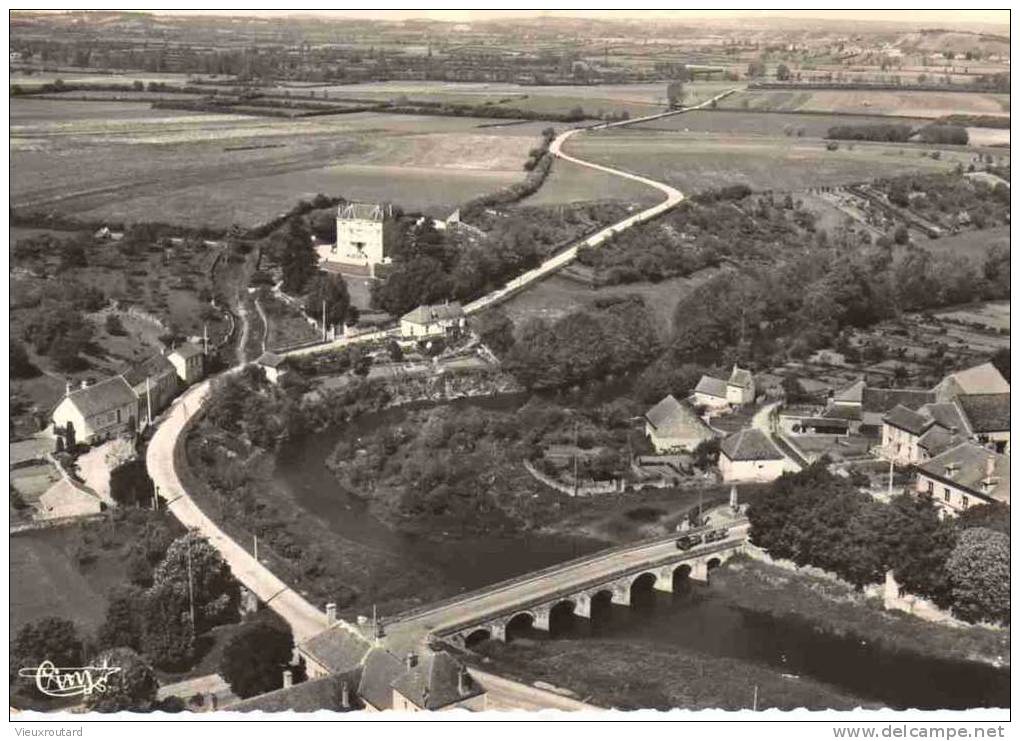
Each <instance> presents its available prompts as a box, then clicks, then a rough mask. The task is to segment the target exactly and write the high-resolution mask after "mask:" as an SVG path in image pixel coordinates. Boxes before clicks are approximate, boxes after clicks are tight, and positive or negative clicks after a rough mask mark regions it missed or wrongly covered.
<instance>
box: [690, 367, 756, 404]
mask: <svg viewBox="0 0 1020 741" xmlns="http://www.w3.org/2000/svg"><path fill="white" fill-rule="evenodd" d="M755 396H756V393H755V385H754V376H753V375H752V374H751V371H749V370H745V369H743V368H740V367H738V366H736V365H734V366H733V371H732V372H731V373H730V377H729V379H728V380H723V379H721V378H715V377H714V376H709V375H704V376H702V377H701V380H700V381H698V385H697V386H695V387H694V404H695V405H696V406H699V407H706V408H708V409H726V408H728V407H731V406H743V405H744V404H751V403H753V402H754V399H755Z"/></svg>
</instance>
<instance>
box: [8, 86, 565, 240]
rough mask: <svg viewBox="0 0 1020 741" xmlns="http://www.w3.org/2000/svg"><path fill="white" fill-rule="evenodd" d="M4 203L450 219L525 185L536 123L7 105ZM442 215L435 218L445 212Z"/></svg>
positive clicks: (251, 220)
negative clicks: (395, 213) (395, 209)
mask: <svg viewBox="0 0 1020 741" xmlns="http://www.w3.org/2000/svg"><path fill="white" fill-rule="evenodd" d="M11 103H12V105H11V111H12V126H11V143H10V149H11V162H12V168H11V169H12V199H11V201H12V205H13V206H14V207H15V208H23V209H27V210H45V211H53V212H57V213H60V214H62V215H72V216H79V217H82V218H88V219H94V220H107V219H109V220H125V221H129V222H135V221H165V222H169V223H187V224H189V225H192V226H205V225H207V226H214V227H216V226H218V227H226V226H229V225H230V224H233V223H237V224H240V225H242V226H254V225H256V224H258V223H261V222H264V221H266V220H268V219H270V218H273V217H275V216H277V215H278V214H280V213H281V212H283V211H286V210H287V209H288V208H290V207H291V206H292V205H293V204H294V203H295V202H296V201H297V200H298V199H300V198H307V197H310V196H314V195H315V194H317V193H326V194H328V195H342V196H344V197H346V198H349V199H366V200H367V199H378V200H388V201H391V202H393V203H396V204H398V205H401V206H403V207H404V208H405V209H425V208H430V209H435V210H437V211H438V212H440V213H444V212H445V213H448V212H449V211H452V210H453V209H454V208H456V207H457V206H458V205H460V204H461V203H462V202H464V201H465V200H468V199H470V198H471V197H474V196H477V195H479V194H481V193H486V192H490V191H493V190H497V189H498V188H500V187H503V186H506V185H508V184H510V183H514V182H517V181H519V180H520V179H521V178H523V176H524V173H523V169H522V166H523V163H524V161H525V160H526V159H527V156H528V151H529V150H530V149H531V148H533V147H534V146H536V145H537V144H538V142H539V132H540V131H541V130H542V129H543V128H544V127H545V124H542V123H541V122H531V123H527V124H521V125H515V126H487V125H486V124H489V123H491V122H490V121H488V120H486V119H475V118H442V117H432V116H406V115H395V114H392V115H386V114H374V113H360V114H359V113H355V114H345V115H334V116H318V117H314V118H310V119H302V120H294V121H291V120H284V119H279V118H257V117H251V116H239V115H232V114H231V115H225V114H196V113H190V112H188V113H180V114H178V113H175V112H173V111H165V110H163V111H154V110H151V109H149V108H147V107H145V105H144V104H143V103H112V102H104V101H63V100H61V101H51V100H31V99H28V100H26V99H14V100H12V101H11ZM445 213H444V215H445Z"/></svg>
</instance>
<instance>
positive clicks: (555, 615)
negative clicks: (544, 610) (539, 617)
mask: <svg viewBox="0 0 1020 741" xmlns="http://www.w3.org/2000/svg"><path fill="white" fill-rule="evenodd" d="M576 610H577V604H576V603H575V601H574V600H571V599H563V600H560V601H559V602H557V603H556V604H554V605H552V606H551V607H550V608H549V635H550V637H553V638H555V637H556V636H558V635H563V634H566V633H571V632H573V631H574V629H575V628H576V627H577V617H576Z"/></svg>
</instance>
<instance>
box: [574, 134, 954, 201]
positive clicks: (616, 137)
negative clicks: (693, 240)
mask: <svg viewBox="0 0 1020 741" xmlns="http://www.w3.org/2000/svg"><path fill="white" fill-rule="evenodd" d="M566 149H567V151H568V153H569V154H572V155H574V156H576V157H580V158H583V159H589V160H592V161H594V162H598V163H600V164H606V165H610V166H612V167H617V168H620V169H622V170H627V171H629V172H635V173H639V174H642V175H647V176H649V177H652V178H656V179H659V180H665V181H666V182H668V183H670V184H671V185H674V186H676V187H677V188H680V189H681V190H683V191H684V192H685V193H688V192H689V193H697V192H699V191H705V190H714V189H718V188H721V187H723V186H726V185H733V184H736V183H744V184H746V185H748V186H750V187H751V188H752V189H754V190H802V189H804V188H809V187H818V186H833V185H843V184H847V183H855V182H862V181H865V180H872V179H874V178H877V177H887V176H891V175H898V174H902V173H908V172H932V171H945V170H949V169H952V168H953V167H955V165H956V163H957V162H961V163H963V164H964V165H965V166H966V164H967V163H969V162H970V159H971V155H970V153H968V152H965V151H961V152H948V151H946V152H943V153H942V157H941V159H940V160H938V161H936V160H932V159H930V158H927V157H922V156H920V154H923V151H919V150H918V149H916V148H913V147H904V146H894V145H886V144H871V143H867V144H863V143H855V144H853V148H852V149H851V148H850V146H848V145H845V144H844V145H841V146H840V148H839V150H838V151H835V152H829V151H827V150H826V149H825V145H824V144H823V143H822V142H819V141H817V140H798V139H789V138H781V139H780V138H765V137H751V136H728V137H725V138H724V137H718V136H710V135H705V134H685V133H680V132H678V133H666V132H659V131H634V130H627V129H623V130H614V131H605V132H599V133H597V134H588V135H585V136H583V137H575V138H573V139H572V140H570V141H569V142H568V143H567V146H566Z"/></svg>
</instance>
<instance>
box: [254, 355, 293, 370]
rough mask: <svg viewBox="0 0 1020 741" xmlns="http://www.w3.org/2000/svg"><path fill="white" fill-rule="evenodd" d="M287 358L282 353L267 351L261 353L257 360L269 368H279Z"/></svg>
mask: <svg viewBox="0 0 1020 741" xmlns="http://www.w3.org/2000/svg"><path fill="white" fill-rule="evenodd" d="M284 360H286V358H284V357H283V356H282V355H277V354H276V353H275V352H269V351H266V352H264V353H262V354H261V355H259V359H258V360H256V361H255V362H256V363H258V364H259V365H264V366H266V367H267V368H279V367H280V366H281V365H283V361H284Z"/></svg>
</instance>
